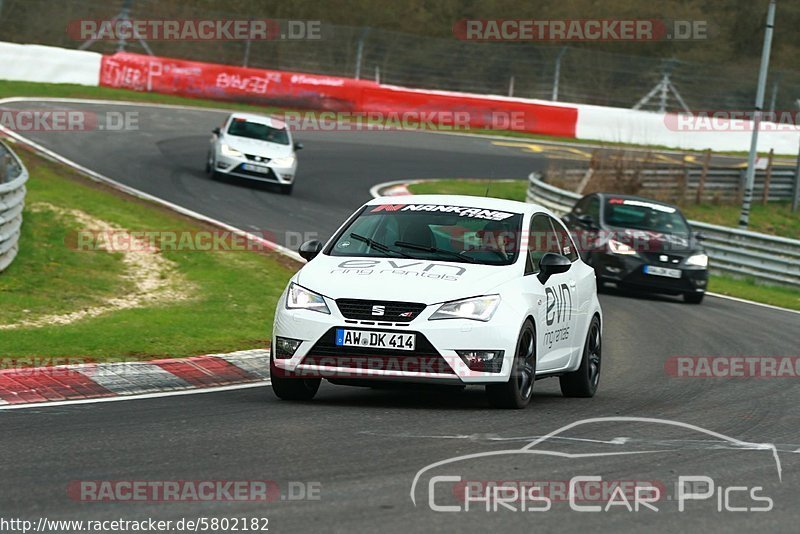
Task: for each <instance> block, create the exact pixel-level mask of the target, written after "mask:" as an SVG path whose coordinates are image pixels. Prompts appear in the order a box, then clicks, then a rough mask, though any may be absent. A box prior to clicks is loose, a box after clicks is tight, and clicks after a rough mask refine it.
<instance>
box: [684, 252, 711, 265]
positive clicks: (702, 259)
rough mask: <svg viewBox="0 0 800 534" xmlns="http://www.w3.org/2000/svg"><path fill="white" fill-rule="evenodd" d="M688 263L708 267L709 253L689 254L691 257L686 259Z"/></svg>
mask: <svg viewBox="0 0 800 534" xmlns="http://www.w3.org/2000/svg"><path fill="white" fill-rule="evenodd" d="M686 265H694V266H695V267H708V255H706V254H695V255H694V256H689V258H688V259H687V260H686Z"/></svg>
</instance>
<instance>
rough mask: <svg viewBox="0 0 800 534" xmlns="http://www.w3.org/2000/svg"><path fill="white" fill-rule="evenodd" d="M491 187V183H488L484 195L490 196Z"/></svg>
mask: <svg viewBox="0 0 800 534" xmlns="http://www.w3.org/2000/svg"><path fill="white" fill-rule="evenodd" d="M490 187H491V185H487V186H486V192H485V193H484V194H483V196H484V197H488V196H489V188H490Z"/></svg>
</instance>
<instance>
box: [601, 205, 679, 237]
mask: <svg viewBox="0 0 800 534" xmlns="http://www.w3.org/2000/svg"><path fill="white" fill-rule="evenodd" d="M603 218H604V219H605V223H606V224H607V225H609V226H616V227H619V228H631V229H633V230H645V231H648V232H658V233H662V234H679V235H684V236H686V235H689V232H690V230H689V225H688V224H687V223H686V219H684V218H683V215H681V212H680V211H678V210H677V209H676V208H673V207H672V206H666V205H663V204H658V203H656V202H648V201H647V200H638V199H630V198H609V199H607V200H606V205H605V210H604V214H603Z"/></svg>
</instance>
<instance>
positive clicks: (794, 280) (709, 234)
mask: <svg viewBox="0 0 800 534" xmlns="http://www.w3.org/2000/svg"><path fill="white" fill-rule="evenodd" d="M579 198H581V195H579V194H577V193H574V192H572V191H565V190H563V189H560V188H558V187H554V186H552V185H550V184H546V183H544V182H543V181H542V180H541V176H540V175H539V174H538V173H531V175H530V177H529V179H528V192H527V195H526V201H527V202H530V203H534V204H540V205H542V206H544V207H546V208H548V209H550V210H552V211H553V212H555V213H557V214H559V215H563V214H564V213H566V212H568V211H569V210H570V209H572V206H573V205H574V204H575V202H576V201H577V200H578V199H579ZM689 224H691V226H692V229H694V230H695V231H701V232H702V233H703V235H705V238H706V239H705V241H704V242H703V245H704V246H705V248H706V250H707V251H708V256H709V258H710V266H711V270H712V271H717V272H721V273H726V274H733V275H738V276H750V277H753V278H755V279H757V280H760V281H763V282H769V283H780V284H789V285H793V286H800V241H798V240H796V239H787V238H783V237H775V236H769V235H764V234H759V233H756V232H748V231H745V230H738V229H735V228H727V227H724V226H717V225H714V224H708V223H702V222H698V221H689Z"/></svg>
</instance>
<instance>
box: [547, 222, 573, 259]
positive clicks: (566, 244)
mask: <svg viewBox="0 0 800 534" xmlns="http://www.w3.org/2000/svg"><path fill="white" fill-rule="evenodd" d="M550 222H551V223H552V224H553V228H554V229H555V231H556V235H557V236H558V243H559V245H560V246H561V254H563V255H564V256H566V257H567V259H568V260H569V261H575V260H577V259H578V250H577V249H576V248H575V243H573V242H572V238H571V237H570V236H569V233H568V232H567V231H566V230H564V227H563V226H561V224H560V223H559V222H558V221H556V220H551V221H550Z"/></svg>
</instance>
